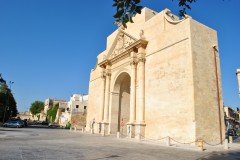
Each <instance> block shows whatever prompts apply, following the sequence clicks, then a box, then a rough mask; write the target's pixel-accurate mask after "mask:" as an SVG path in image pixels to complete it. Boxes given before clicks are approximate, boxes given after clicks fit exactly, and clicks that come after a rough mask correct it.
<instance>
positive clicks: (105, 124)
mask: <svg viewBox="0 0 240 160" xmlns="http://www.w3.org/2000/svg"><path fill="white" fill-rule="evenodd" d="M101 125H102V127H101V134H102V136H105V135H107V134H108V129H109V123H108V122H103V123H102V124H101Z"/></svg>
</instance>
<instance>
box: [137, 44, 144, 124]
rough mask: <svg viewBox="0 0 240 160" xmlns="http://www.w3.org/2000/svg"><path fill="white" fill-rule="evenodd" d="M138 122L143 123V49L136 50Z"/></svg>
mask: <svg viewBox="0 0 240 160" xmlns="http://www.w3.org/2000/svg"><path fill="white" fill-rule="evenodd" d="M137 58H138V64H137V67H138V73H137V74H138V99H137V100H138V102H139V103H138V121H139V123H142V124H144V123H145V61H146V59H145V49H144V48H142V47H140V48H139V49H138V56H137Z"/></svg>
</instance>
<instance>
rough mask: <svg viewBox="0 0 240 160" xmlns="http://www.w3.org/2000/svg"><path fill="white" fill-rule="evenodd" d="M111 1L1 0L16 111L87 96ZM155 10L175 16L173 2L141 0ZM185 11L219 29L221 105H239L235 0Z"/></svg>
mask: <svg viewBox="0 0 240 160" xmlns="http://www.w3.org/2000/svg"><path fill="white" fill-rule="evenodd" d="M112 4H113V1H112V0H103V1H99V0H93V1H83V0H0V73H1V74H2V76H3V78H4V79H5V80H6V81H7V82H9V81H13V82H14V84H13V85H12V91H13V93H14V97H15V99H16V101H17V105H18V110H19V111H25V110H27V109H28V108H29V107H30V105H31V103H32V102H34V101H35V100H41V101H44V100H45V99H47V98H57V99H63V100H69V97H70V96H71V95H72V94H74V93H80V94H87V93H88V84H89V75H90V71H91V69H92V68H94V66H95V64H96V56H97V55H98V54H99V53H101V52H102V51H103V50H105V47H106V38H107V36H108V35H109V34H111V33H112V32H113V31H114V30H115V29H117V26H116V25H114V23H113V21H114V19H113V15H114V13H115V8H113V7H112ZM142 5H143V6H146V7H148V8H151V9H153V10H155V11H157V12H160V11H161V10H163V9H165V8H168V9H170V10H171V11H172V12H173V13H175V14H178V10H179V8H178V4H177V0H174V1H172V0H165V1H162V0H143V1H142ZM188 14H189V15H190V16H192V17H193V19H195V20H197V21H199V22H201V23H203V24H205V25H207V26H209V27H211V28H213V29H215V30H216V31H217V32H218V42H219V52H220V58H221V75H222V85H223V98H224V104H225V105H229V106H232V107H233V108H235V107H240V98H239V97H238V84H237V77H236V74H235V73H236V69H237V68H240V29H239V28H240V22H239V15H240V1H238V0H225V1H222V0H211V1H209V0H199V1H198V2H197V3H196V4H194V5H192V10H191V11H188Z"/></svg>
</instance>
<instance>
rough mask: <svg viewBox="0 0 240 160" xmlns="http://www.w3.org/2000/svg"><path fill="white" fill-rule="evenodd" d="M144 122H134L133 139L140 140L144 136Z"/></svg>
mask: <svg viewBox="0 0 240 160" xmlns="http://www.w3.org/2000/svg"><path fill="white" fill-rule="evenodd" d="M145 127H146V124H145V123H140V124H135V139H137V140H142V139H144V138H145Z"/></svg>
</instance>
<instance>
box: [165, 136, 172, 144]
mask: <svg viewBox="0 0 240 160" xmlns="http://www.w3.org/2000/svg"><path fill="white" fill-rule="evenodd" d="M166 145H167V146H170V145H171V144H170V137H167V138H166Z"/></svg>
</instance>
